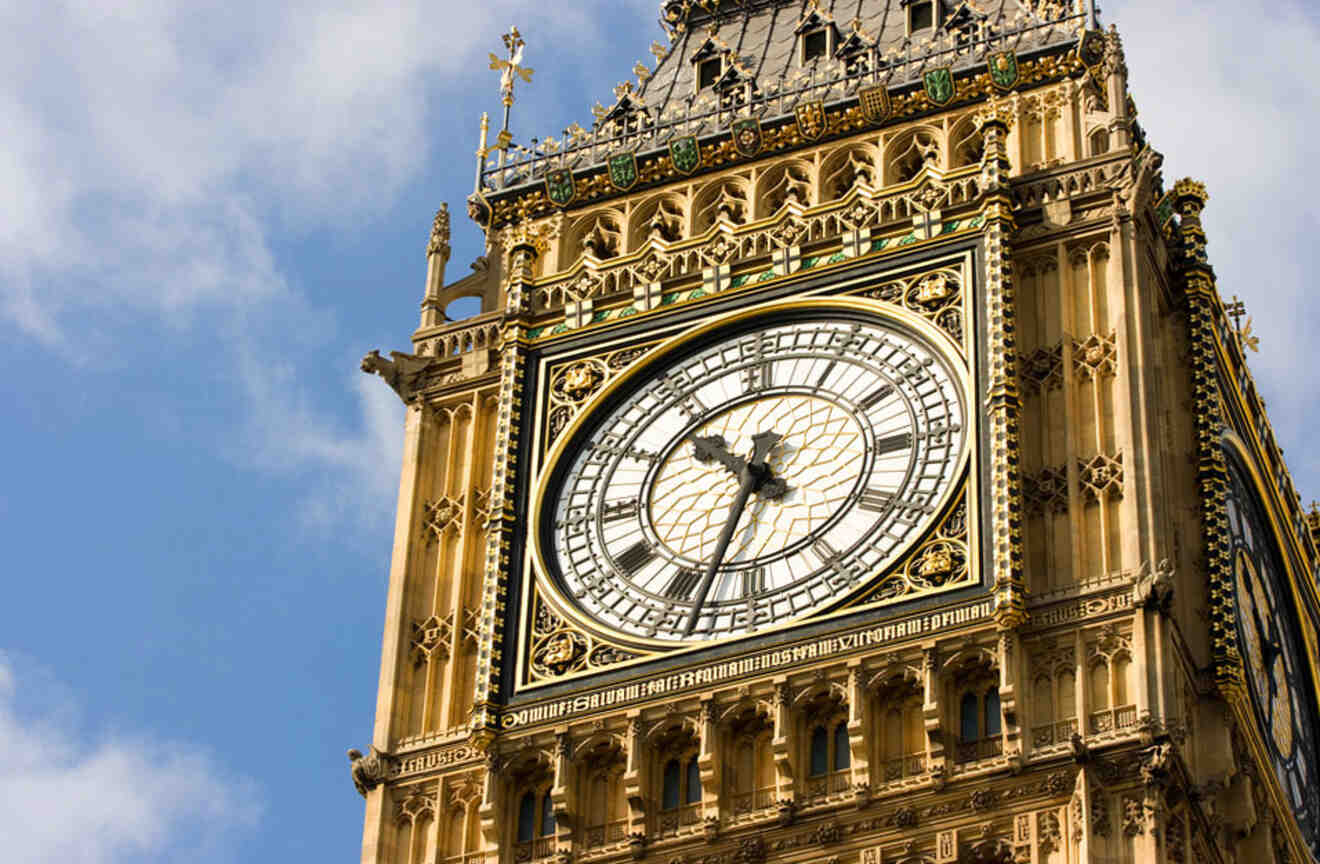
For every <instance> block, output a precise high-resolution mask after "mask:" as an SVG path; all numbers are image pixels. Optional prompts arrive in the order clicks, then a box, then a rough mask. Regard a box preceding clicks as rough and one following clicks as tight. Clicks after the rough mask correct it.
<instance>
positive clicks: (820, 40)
mask: <svg viewBox="0 0 1320 864" xmlns="http://www.w3.org/2000/svg"><path fill="white" fill-rule="evenodd" d="M829 50H830V33H829V31H828V30H826V29H825V28H824V27H822V28H820V29H819V30H812V31H811V32H809V33H803V34H802V62H803V63H804V64H806V63H810V62H811V61H813V60H815V59H816V58H818V57H824V56H825V55H826V54H828V53H829Z"/></svg>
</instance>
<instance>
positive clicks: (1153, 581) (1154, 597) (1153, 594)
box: [1132, 558, 1174, 612]
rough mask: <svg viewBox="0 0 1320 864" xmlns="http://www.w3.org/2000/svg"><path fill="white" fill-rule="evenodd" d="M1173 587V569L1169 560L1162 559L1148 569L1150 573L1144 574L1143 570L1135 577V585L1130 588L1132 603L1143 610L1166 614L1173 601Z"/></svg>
mask: <svg viewBox="0 0 1320 864" xmlns="http://www.w3.org/2000/svg"><path fill="white" fill-rule="evenodd" d="M1173 586H1174V583H1173V567H1172V566H1171V565H1170V564H1169V559H1167V558H1165V559H1162V560H1161V561H1160V563H1158V564H1156V565H1155V566H1154V567H1152V568H1150V572H1148V573H1147V572H1144V568H1143V572H1142V573H1141V574H1140V575H1139V576H1137V581H1136V584H1134V585H1133V586H1132V602H1133V603H1135V604H1136V605H1137V606H1138V607H1141V608H1144V609H1157V610H1159V611H1161V612H1166V611H1168V608H1169V603H1170V602H1171V601H1172V600H1173Z"/></svg>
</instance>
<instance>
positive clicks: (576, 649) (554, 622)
mask: <svg viewBox="0 0 1320 864" xmlns="http://www.w3.org/2000/svg"><path fill="white" fill-rule="evenodd" d="M532 603H533V606H534V608H535V610H536V611H535V613H534V614H533V616H532V634H531V652H530V653H531V664H530V667H531V675H530V678H531V681H532V682H539V681H548V680H553V679H556V678H562V677H564V676H566V675H572V674H575V673H579V672H591V671H595V670H598V669H603V668H605V667H608V666H613V665H615V664H617V663H622V662H624V661H625V660H633V659H635V658H637V657H640V656H642V655H640V654H637V653H635V652H632V651H625V650H623V649H622V648H620V647H618V646H617V645H613V644H611V643H609V642H607V641H605V640H603V639H599V638H597V637H595V636H593V635H591V634H589V633H584V632H583V631H581V630H579V629H578V628H576V627H574V626H573V625H571V624H569V623H568V622H566V621H565V620H564V619H563V618H561V617H560V616H559V615H557V614H555V612H554V611H553V610H551V609H550V607H549V606H547V605H546V604H545V602H544V601H543V600H541V599H540V597H533V600H532Z"/></svg>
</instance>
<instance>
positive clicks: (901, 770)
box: [884, 753, 926, 783]
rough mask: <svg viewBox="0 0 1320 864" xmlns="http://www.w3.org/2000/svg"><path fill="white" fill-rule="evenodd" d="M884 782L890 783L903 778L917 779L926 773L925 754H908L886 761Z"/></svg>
mask: <svg viewBox="0 0 1320 864" xmlns="http://www.w3.org/2000/svg"><path fill="white" fill-rule="evenodd" d="M884 771H885V774H884V782H885V783H892V782H894V781H895V780H902V779H903V778H905V777H918V776H920V775H922V774H925V773H926V754H925V753H909V754H908V755H906V756H899V757H898V758H897V759H886V760H885V763H884Z"/></svg>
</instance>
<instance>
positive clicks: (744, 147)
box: [733, 117, 761, 156]
mask: <svg viewBox="0 0 1320 864" xmlns="http://www.w3.org/2000/svg"><path fill="white" fill-rule="evenodd" d="M733 146H734V148H736V149H737V151H738V152H739V153H741V154H742V155H744V156H755V155H756V154H757V153H760V152H761V121H760V120H757V119H756V118H755V117H747V118H744V119H742V120H735V121H734V123H733Z"/></svg>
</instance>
